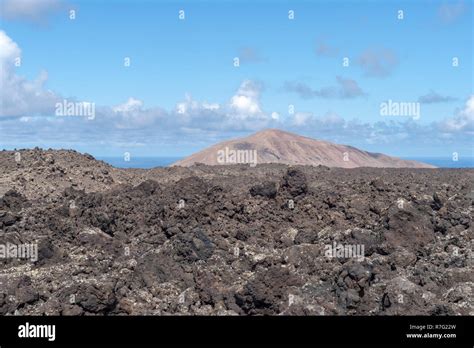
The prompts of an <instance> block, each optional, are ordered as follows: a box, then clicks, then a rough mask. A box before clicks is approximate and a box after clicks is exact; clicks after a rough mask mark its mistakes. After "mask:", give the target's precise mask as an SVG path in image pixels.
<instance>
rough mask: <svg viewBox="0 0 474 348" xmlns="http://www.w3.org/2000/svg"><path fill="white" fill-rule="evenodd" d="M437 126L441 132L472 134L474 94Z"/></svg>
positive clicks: (473, 128) (473, 132) (473, 127)
mask: <svg viewBox="0 0 474 348" xmlns="http://www.w3.org/2000/svg"><path fill="white" fill-rule="evenodd" d="M438 128H439V130H440V131H442V132H443V133H456V134H458V135H459V134H460V133H465V134H467V135H471V136H472V135H474V95H471V96H470V97H469V98H468V99H467V101H466V104H465V105H464V107H463V108H462V109H461V110H457V112H455V114H454V116H452V117H449V118H447V119H445V120H443V121H442V122H440V123H439V124H438Z"/></svg>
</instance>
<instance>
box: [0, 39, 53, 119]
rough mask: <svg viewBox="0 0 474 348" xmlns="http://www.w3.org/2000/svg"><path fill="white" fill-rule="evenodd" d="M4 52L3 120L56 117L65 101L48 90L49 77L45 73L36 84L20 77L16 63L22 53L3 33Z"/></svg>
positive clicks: (1, 59) (0, 44)
mask: <svg viewBox="0 0 474 348" xmlns="http://www.w3.org/2000/svg"><path fill="white" fill-rule="evenodd" d="M0 52H1V53H0V65H1V70H0V82H1V86H2V94H1V98H0V116H34V115H46V114H53V113H54V106H55V104H56V102H58V101H59V100H60V99H62V98H60V97H59V96H58V95H56V94H55V93H54V92H52V91H50V90H48V89H46V88H45V83H46V81H47V79H48V73H47V72H46V71H42V72H41V73H40V74H39V76H38V77H37V78H36V79H35V80H33V81H29V80H27V79H25V78H24V77H21V76H18V75H17V74H16V66H15V62H16V59H17V58H21V50H20V48H19V47H18V45H17V44H16V43H15V42H14V41H13V40H12V39H11V38H10V37H9V36H8V35H7V34H6V33H5V32H4V31H0Z"/></svg>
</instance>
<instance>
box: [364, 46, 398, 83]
mask: <svg viewBox="0 0 474 348" xmlns="http://www.w3.org/2000/svg"><path fill="white" fill-rule="evenodd" d="M357 64H358V65H359V66H360V67H361V68H362V70H363V71H364V73H365V75H366V76H369V77H386V76H388V75H390V74H391V73H392V72H393V70H394V69H395V68H396V67H397V65H398V58H397V55H396V54H395V52H393V51H392V50H389V49H387V48H380V49H373V48H370V49H367V50H365V51H364V52H362V54H361V55H360V56H359V57H358V58H357Z"/></svg>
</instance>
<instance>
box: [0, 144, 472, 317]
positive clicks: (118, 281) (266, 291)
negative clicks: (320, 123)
mask: <svg viewBox="0 0 474 348" xmlns="http://www.w3.org/2000/svg"><path fill="white" fill-rule="evenodd" d="M19 152H20V156H18V155H17V159H16V160H15V153H14V152H11V151H3V152H0V244H2V243H3V244H5V243H7V242H9V243H16V244H21V243H38V246H39V247H38V248H39V252H38V260H37V261H35V262H32V261H29V260H20V259H12V258H7V259H0V314H2V315H12V314H15V313H16V314H27V315H29V314H31V315H37V314H38V315H42V314H46V315H139V314H146V315H161V314H191V315H196V314H202V315H216V314H219V315H259V314H264V315H279V314H284V315H344V314H349V315H412V314H422V315H474V298H473V288H474V272H473V271H474V269H473V223H472V211H473V201H474V194H473V182H474V180H473V179H474V170H473V169H381V168H356V169H335V168H328V167H324V166H318V167H311V166H293V167H288V166H286V165H280V164H278V165H277V164H264V165H258V166H256V167H250V166H248V165H247V166H246V165H233V166H212V167H211V166H204V165H198V166H194V167H190V168H182V167H172V168H156V169H152V170H136V169H135V170H134V169H127V170H124V169H116V168H113V167H111V166H109V165H107V164H105V163H103V162H99V161H96V160H94V159H93V158H92V157H91V156H87V155H81V154H79V153H77V152H74V151H51V150H49V151H43V150H39V149H35V150H23V151H19ZM20 157H21V158H20ZM334 242H335V243H340V244H342V245H363V246H364V254H365V257H364V258H363V259H361V258H354V257H348V258H341V257H328V256H327V255H325V246H326V245H332V244H333V243H334Z"/></svg>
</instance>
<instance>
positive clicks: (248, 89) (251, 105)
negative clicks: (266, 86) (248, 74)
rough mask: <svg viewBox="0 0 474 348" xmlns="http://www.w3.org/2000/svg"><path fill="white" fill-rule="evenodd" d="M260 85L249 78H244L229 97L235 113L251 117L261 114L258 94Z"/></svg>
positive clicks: (260, 89) (260, 88)
mask: <svg viewBox="0 0 474 348" xmlns="http://www.w3.org/2000/svg"><path fill="white" fill-rule="evenodd" d="M261 91H262V85H261V84H259V83H256V82H254V81H251V80H245V81H244V82H242V84H241V85H240V87H239V89H238V90H237V93H236V94H235V95H234V96H233V97H232V98H231V101H230V106H231V108H232V109H233V110H234V111H235V113H236V114H237V115H241V116H243V117H251V116H254V115H261V114H262V109H261V107H260V94H261Z"/></svg>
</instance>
